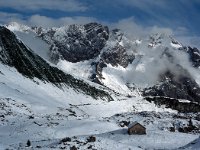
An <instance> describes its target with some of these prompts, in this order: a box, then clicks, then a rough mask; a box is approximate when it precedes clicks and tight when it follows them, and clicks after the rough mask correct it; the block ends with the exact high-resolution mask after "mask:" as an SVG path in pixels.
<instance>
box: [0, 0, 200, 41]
mask: <svg viewBox="0 0 200 150" xmlns="http://www.w3.org/2000/svg"><path fill="white" fill-rule="evenodd" d="M10 21H18V22H22V23H25V24H32V25H41V26H61V25H65V24H73V23H78V24H81V23H83V24H84V23H87V22H92V21H97V22H100V23H103V24H106V25H110V26H113V25H114V26H116V27H122V28H124V29H126V25H127V28H128V29H130V30H131V25H132V26H133V28H136V29H140V30H141V31H142V30H144V29H145V30H148V29H150V27H155V26H156V27H157V28H164V29H170V30H172V32H173V34H175V35H176V36H177V37H181V38H182V39H183V37H184V38H185V39H187V40H191V39H192V38H193V39H192V42H193V43H195V42H196V43H198V40H199V39H200V38H199V37H200V29H199V24H200V0H0V23H3V24H4V23H8V22H10ZM140 30H139V31H140ZM134 31H136V30H133V31H132V32H134ZM183 40H184V39H183Z"/></svg>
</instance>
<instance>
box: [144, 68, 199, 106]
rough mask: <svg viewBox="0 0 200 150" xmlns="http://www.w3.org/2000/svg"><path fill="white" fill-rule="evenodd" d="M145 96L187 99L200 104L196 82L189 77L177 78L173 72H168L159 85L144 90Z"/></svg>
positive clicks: (181, 76) (180, 76)
mask: <svg viewBox="0 0 200 150" xmlns="http://www.w3.org/2000/svg"><path fill="white" fill-rule="evenodd" d="M185 74H186V72H185ZM143 95H144V96H161V97H169V98H174V99H185V100H189V101H192V102H197V103H199V104H200V88H199V86H198V84H197V83H196V82H195V80H194V79H192V77H189V75H179V76H177V75H174V74H172V73H171V72H166V73H165V74H164V75H163V76H162V79H161V81H160V83H159V84H157V85H155V86H153V87H151V88H147V89H144V91H143Z"/></svg>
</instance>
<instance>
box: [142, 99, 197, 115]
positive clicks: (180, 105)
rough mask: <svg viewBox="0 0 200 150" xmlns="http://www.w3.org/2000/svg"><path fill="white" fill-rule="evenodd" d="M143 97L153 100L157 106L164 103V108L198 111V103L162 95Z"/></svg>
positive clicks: (185, 111) (184, 111)
mask: <svg viewBox="0 0 200 150" xmlns="http://www.w3.org/2000/svg"><path fill="white" fill-rule="evenodd" d="M145 99H146V100H147V101H149V102H154V103H155V104H156V105H158V106H161V105H165V107H166V108H172V109H174V110H178V111H179V112H183V113H188V112H195V113H196V112H200V105H199V104H197V103H193V102H190V103H188V102H180V101H179V100H178V99H175V98H169V97H162V96H154V97H153V96H152V97H145Z"/></svg>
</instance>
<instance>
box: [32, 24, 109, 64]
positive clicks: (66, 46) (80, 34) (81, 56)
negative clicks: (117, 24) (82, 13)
mask: <svg viewBox="0 0 200 150" xmlns="http://www.w3.org/2000/svg"><path fill="white" fill-rule="evenodd" d="M36 31H37V34H38V35H39V36H41V37H42V38H43V39H44V40H45V41H46V42H48V43H51V49H50V51H51V58H52V60H53V61H55V62H57V61H58V59H60V58H61V59H64V60H67V61H70V62H79V61H84V60H89V59H93V58H95V57H97V56H98V55H99V54H100V52H101V50H102V48H103V47H104V46H105V43H106V41H107V40H108V36H109V30H108V27H106V26H102V25H100V24H97V23H89V24H86V25H69V26H64V27H60V28H52V29H49V30H43V29H42V28H39V29H37V30H36Z"/></svg>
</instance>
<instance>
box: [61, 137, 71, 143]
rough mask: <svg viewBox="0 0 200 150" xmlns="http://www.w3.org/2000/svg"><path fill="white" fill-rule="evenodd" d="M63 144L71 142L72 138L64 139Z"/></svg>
mask: <svg viewBox="0 0 200 150" xmlns="http://www.w3.org/2000/svg"><path fill="white" fill-rule="evenodd" d="M61 142H71V138H69V137H66V138H63V139H62V140H61Z"/></svg>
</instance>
